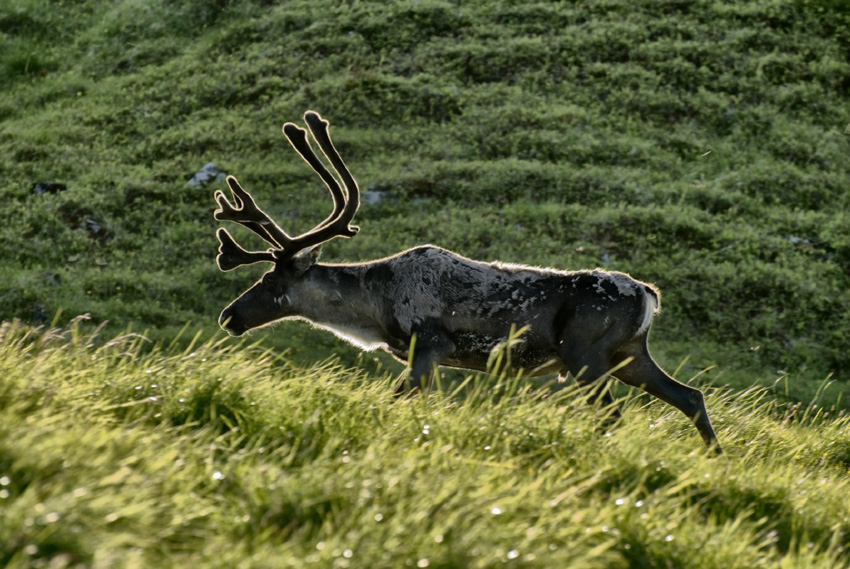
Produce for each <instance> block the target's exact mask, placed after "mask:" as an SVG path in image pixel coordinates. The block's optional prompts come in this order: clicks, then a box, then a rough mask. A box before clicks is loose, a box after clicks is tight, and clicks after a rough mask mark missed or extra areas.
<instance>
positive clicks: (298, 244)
mask: <svg viewBox="0 0 850 569" xmlns="http://www.w3.org/2000/svg"><path fill="white" fill-rule="evenodd" d="M305 119H307V126H309V127H310V132H311V133H312V134H313V138H314V139H315V140H316V142H317V143H318V144H319V147H320V148H321V149H322V152H323V153H324V154H325V156H326V157H327V158H328V160H329V161H330V163H331V165H332V166H333V167H334V169H335V170H336V171H337V172H338V173H339V174H340V177H341V178H342V181H343V184H344V186H345V189H346V190H347V192H346V191H343V189H342V188H341V187H340V186H339V183H338V182H337V180H336V178H334V177H333V175H332V174H331V173H330V172H329V171H328V169H327V168H326V167H325V165H324V164H323V163H322V161H321V160H319V158H318V156H316V153H315V152H314V151H313V148H312V147H311V146H310V143H309V142H308V141H307V136H306V132H305V131H304V129H302V128H301V127H299V126H297V125H295V124H292V123H286V124H285V125H283V132H284V134H285V135H286V138H287V139H288V140H289V142H290V144H292V146H293V148H295V150H296V151H297V152H298V154H300V155H301V157H302V158H303V159H304V160H305V161H306V162H307V163H308V164H309V165H310V167H311V168H313V170H314V171H315V172H316V173H317V174H318V175H319V177H321V178H322V180H323V181H324V182H325V185H326V186H327V187H328V190H329V191H330V193H331V196H333V200H334V210H333V213H331V215H330V216H329V217H328V218H327V219H325V220H324V221H323V222H321V223H320V224H318V225H317V226H316V227H314V228H313V229H311V230H310V231H308V232H306V233H303V234H301V235H299V236H297V237H293V238H291V240H290V243H289V244H287V245H286V246H282V247H281V251H279V254H281V255H283V254H286V255H294V254H295V253H297V252H298V251H301V250H304V249H306V248H308V247H312V246H314V245H319V244H321V243H324V242H325V241H328V240H330V239H333V238H334V237H353V236H354V235H356V234H357V232H358V231H359V229H360V228H359V227H355V226H352V225H349V224H350V222H351V220H352V219H353V218H354V214H355V213H356V212H357V209H358V208H359V207H360V192H359V190H358V189H357V182H355V181H354V178H353V177H352V176H351V174H350V173H349V172H348V169H347V168H346V167H345V164H344V163H343V162H342V159H341V158H340V157H339V154H338V153H337V151H336V149H335V148H334V146H333V143H332V142H331V139H330V136H329V135H328V123H327V121H324V120H323V119H322V118H321V117H320V116H319V115H318V114H317V113H314V112H312V111H308V112H307V113H306V114H305Z"/></svg>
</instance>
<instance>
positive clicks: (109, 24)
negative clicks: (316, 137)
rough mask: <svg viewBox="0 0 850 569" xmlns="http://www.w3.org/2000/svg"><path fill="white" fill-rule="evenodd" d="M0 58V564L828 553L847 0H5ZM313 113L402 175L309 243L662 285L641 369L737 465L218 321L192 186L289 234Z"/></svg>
mask: <svg viewBox="0 0 850 569" xmlns="http://www.w3.org/2000/svg"><path fill="white" fill-rule="evenodd" d="M0 45H2V46H3V48H2V49H0V217H2V219H3V220H4V221H3V224H2V225H0V243H2V246H0V322H7V324H3V325H2V326H3V327H2V337H0V354H2V355H1V356H0V374H2V375H0V405H2V409H0V430H2V432H0V504H2V505H0V510H2V513H3V515H2V516H0V543H2V546H0V564H7V565H9V566H12V567H30V566H44V567H75V566H84V567H88V566H91V567H112V566H126V567H138V566H150V567H157V566H162V565H163V564H166V565H168V564H170V565H175V566H185V565H186V564H188V563H192V562H195V563H197V564H199V565H201V566H211V567H213V566H220V567H234V566H240V567H248V566H256V567H277V566H280V567H285V566H293V567H303V566H309V565H311V564H312V565H314V566H317V567H328V566H338V567H343V566H350V567H364V566H369V567H382V566H383V567H401V566H411V567H415V566H425V565H427V566H429V567H485V566H494V565H502V564H505V565H506V566H510V565H515V566H528V567H534V566H541V567H569V566H575V567H592V566H606V567H618V566H623V567H626V566H636V567H641V566H644V567H657V566H674V567H691V566H693V567H697V566H698V567H703V566H705V567H713V566H717V567H758V566H765V567H775V566H786V567H807V566H811V567H834V566H841V565H842V564H845V563H846V562H845V561H844V555H843V553H844V552H843V548H844V547H845V546H846V541H847V540H846V537H845V534H846V531H847V528H846V526H847V524H848V519H849V518H848V504H847V499H846V494H847V472H848V465H850V442H848V439H847V432H848V430H847V424H846V423H847V420H846V417H845V416H844V415H843V414H842V413H843V411H842V410H843V409H846V406H847V402H848V401H849V400H850V387H848V383H847V379H848V370H850V352H848V350H847V345H848V341H850V336H848V334H850V292H848V291H850V219H848V213H847V212H848V211H850V193H848V188H850V161H848V159H847V157H848V155H850V138H848V133H850V130H848V123H850V99H848V97H847V92H848V89H850V63H848V61H850V59H848V57H850V10H848V8H847V5H846V3H845V2H842V1H839V0H748V1H745V2H740V1H733V0H665V1H657V0H639V1H629V2H626V1H624V0H587V1H582V2H513V1H500V2H491V1H489V0H488V1H484V0H474V1H470V2H463V3H458V2H449V1H441V0H421V1H419V2H407V1H397V2H389V3H386V2H356V3H338V2H329V1H325V0H310V1H306V0H303V1H302V0H295V1H289V2H285V3H274V2H268V1H265V0H220V1H217V2H206V1H201V0H192V1H188V2H175V1H173V0H154V1H150V2H139V1H136V0H116V1H112V2H99V1H95V0H82V1H78V2H67V1H60V0H56V1H51V2H43V1H41V2H37V1H35V0H20V1H16V2H12V3H9V2H7V3H4V4H2V5H0ZM307 109H314V110H317V111H319V112H321V113H322V114H323V115H324V116H325V117H326V118H328V119H329V120H330V122H331V124H332V126H331V129H332V135H333V137H334V141H335V142H336V143H337V146H338V147H339V149H340V152H341V154H342V155H343V157H344V158H345V160H346V161H347V163H348V164H349V166H350V168H351V170H352V171H353V173H354V175H355V177H356V178H357V179H358V181H359V182H360V185H361V187H362V188H364V190H379V191H387V192H390V194H391V196H392V199H389V200H386V201H384V202H382V203H380V204H376V205H371V204H366V203H364V205H363V207H362V208H361V210H360V212H359V214H358V217H357V220H356V222H357V223H358V224H359V225H360V226H361V227H362V231H361V232H360V233H359V234H358V235H357V237H356V238H354V239H352V240H338V241H334V242H331V243H329V244H328V245H326V246H325V250H324V256H323V258H324V259H325V260H329V261H359V260H364V259H370V258H376V257H380V256H383V255H389V254H393V253H396V252H398V251H400V250H402V249H404V248H407V247H411V246H414V245H419V244H422V243H426V242H430V243H435V244H438V245H441V246H444V247H448V248H451V249H454V250H456V251H458V252H459V253H461V254H464V255H466V256H469V257H474V258H479V259H482V260H494V259H499V260H502V261H508V262H520V263H528V264H533V265H541V266H553V267H558V268H565V269H579V268H593V267H596V266H599V265H602V264H604V265H605V266H606V267H607V268H610V269H616V270H623V271H627V272H630V273H631V274H633V275H634V276H635V277H636V278H639V279H642V280H646V281H650V282H655V283H656V284H657V285H658V286H659V287H660V288H661V290H662V291H663V295H664V302H663V305H664V310H663V312H662V313H661V314H660V315H659V317H658V318H657V319H656V321H655V325H654V327H653V332H652V342H651V345H652V349H653V353H654V354H655V355H656V356H657V358H658V359H659V361H660V362H661V363H662V364H663V367H665V369H668V370H671V371H672V370H675V375H676V376H677V377H679V378H680V379H685V380H687V379H688V378H691V379H692V380H693V381H695V382H698V383H699V384H700V385H701V386H702V387H704V388H705V389H706V391H707V392H708V406H709V410H710V412H711V413H712V419H713V421H714V423H715V426H716V427H717V429H718V435H719V437H720V439H721V442H722V443H723V444H724V447H725V448H726V451H727V455H726V456H725V457H723V458H721V459H719V460H711V459H709V458H707V457H705V456H703V453H702V451H701V450H700V442H699V438H698V437H697V435H696V433H695V432H694V429H693V428H692V427H691V426H690V425H689V424H688V423H687V422H686V420H685V419H684V418H683V417H681V416H679V414H678V413H677V412H675V410H672V409H670V408H669V407H666V406H664V405H662V404H660V403H658V402H655V401H648V400H647V399H645V398H644V397H643V396H640V395H639V394H637V393H634V392H630V391H626V390H624V389H618V391H617V394H618V395H619V396H621V397H622V398H623V401H622V402H621V403H622V405H623V406H624V420H623V424H622V425H621V426H620V427H618V428H616V429H613V430H612V431H611V432H610V433H605V432H604V431H601V430H600V429H599V428H598V427H597V425H599V423H600V415H601V411H599V410H593V409H592V408H589V407H588V406H586V405H585V404H584V403H583V402H582V401H581V397H580V394H578V393H576V392H575V389H574V388H573V387H570V386H566V387H564V386H559V388H558V389H550V388H547V387H543V386H541V385H539V384H538V383H526V382H522V381H516V380H513V379H510V378H503V377H502V378H499V377H495V378H493V377H486V376H470V377H467V376H466V375H464V374H463V373H455V372H453V373H449V374H447V375H446V377H445V385H444V386H443V387H442V389H439V390H436V391H435V392H434V393H432V394H431V395H429V396H428V397H426V398H422V399H414V400H410V401H404V402H395V403H394V402H392V401H391V398H390V395H389V391H391V389H390V385H391V384H392V382H393V381H394V380H395V379H396V375H397V374H398V373H400V371H401V368H400V366H398V365H396V364H394V363H389V362H388V359H387V358H384V357H383V356H380V355H378V356H375V355H374V354H366V355H361V354H359V353H358V352H357V351H356V350H355V349H354V348H352V347H350V346H347V345H345V344H343V343H342V342H340V341H338V340H337V339H335V338H334V337H333V336H331V335H330V334H327V333H325V332H321V331H318V330H314V329H312V328H310V327H309V326H306V325H304V324H303V323H285V324H282V325H279V326H277V327H275V328H272V329H268V330H263V331H261V332H258V333H256V334H255V335H253V336H252V337H251V342H254V343H252V344H245V343H240V342H238V341H235V340H231V339H229V338H225V337H224V336H223V334H222V332H220V331H219V330H218V329H217V326H216V320H217V317H218V314H219V312H220V310H221V309H222V308H223V307H224V306H225V305H226V304H227V303H228V302H229V301H230V300H231V299H232V298H234V297H235V296H236V295H237V294H239V293H240V292H241V291H242V290H244V289H245V288H246V287H247V286H248V285H249V284H250V283H251V282H253V279H255V278H256V277H257V276H259V274H260V273H261V271H262V270H263V268H262V267H250V268H243V269H240V270H239V271H236V272H234V273H228V274H223V273H220V272H219V271H218V269H217V268H216V266H215V263H214V258H215V254H216V246H217V243H216V241H215V238H214V232H215V230H216V228H217V227H218V226H219V224H218V223H216V222H215V221H214V220H213V218H212V211H213V209H214V208H215V204H214V202H213V200H212V193H213V191H214V190H215V189H221V188H222V185H221V184H219V185H214V186H210V187H206V188H201V189H198V188H191V187H189V186H187V185H186V181H187V180H188V179H189V178H191V176H192V175H193V174H194V173H195V172H197V171H198V170H199V169H200V168H201V167H202V166H204V165H205V164H206V163H208V162H211V161H213V162H216V163H217V164H218V165H219V167H221V168H222V169H223V170H225V171H226V172H227V173H229V174H233V175H236V176H237V177H238V178H239V179H240V181H241V182H242V183H243V184H244V186H245V187H246V188H247V189H248V190H249V191H251V192H253V193H254V195H255V196H256V197H257V199H258V201H259V202H260V204H261V205H262V207H263V208H265V209H266V210H267V211H269V212H271V213H272V215H274V216H275V217H276V218H277V219H278V220H279V222H280V223H281V224H282V225H283V226H284V227H285V228H286V229H287V230H290V231H293V232H299V231H302V230H306V229H308V228H310V227H311V226H312V225H313V224H315V223H316V222H318V221H319V220H321V219H323V218H324V216H325V215H326V214H327V212H328V211H329V206H330V200H329V199H328V196H327V194H326V192H325V191H324V190H323V189H322V188H321V186H320V183H319V181H318V179H317V178H316V177H315V176H314V175H313V174H312V173H311V172H309V171H308V169H307V168H306V167H305V166H304V165H303V163H302V162H301V160H300V159H299V158H298V157H297V156H295V154H294V153H293V152H292V151H291V149H290V148H289V146H288V144H287V143H286V141H285V140H284V139H283V136H282V134H281V132H280V125H281V124H282V123H284V122H286V121H299V120H300V117H301V116H302V114H303V112H304V111H305V110H307ZM38 182H58V183H61V184H64V185H65V186H66V188H67V189H65V190H64V191H59V192H58V193H56V194H38V195H37V194H35V193H34V192H33V191H32V188H33V186H34V184H36V183H38ZM229 229H232V230H233V231H234V234H235V236H236V238H237V239H238V240H239V241H240V243H243V244H244V245H245V246H247V247H255V246H258V244H257V242H256V240H254V239H253V237H252V236H250V235H248V234H247V233H246V232H244V231H240V228H238V227H237V228H229ZM79 314H89V315H90V320H88V321H85V322H82V321H76V320H74V323H73V324H71V325H69V322H70V321H72V320H73V319H74V318H75V317H76V316H77V315H79ZM11 322H15V323H11ZM21 322H22V323H21ZM50 322H53V323H54V324H57V325H59V329H58V330H52V329H51V330H47V331H45V330H40V331H34V328H32V327H34V326H35V327H37V326H39V325H43V326H46V325H48V323H50ZM137 333H140V335H137ZM142 336H145V337H147V338H150V339H151V340H152V342H151V341H147V340H144V339H143V338H142ZM317 362H319V363H317ZM464 382H467V383H466V384H464ZM459 385H463V387H462V388H459V387H458V386H459ZM754 386H760V387H754ZM426 425H428V428H427V429H426V427H425V426H426ZM425 431H427V432H425ZM216 473H219V474H216ZM494 508H498V511H499V513H498V514H497V513H494V512H495V510H494ZM668 536H670V539H669V540H668ZM347 552H348V553H347Z"/></svg>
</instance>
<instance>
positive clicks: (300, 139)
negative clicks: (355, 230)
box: [283, 122, 346, 228]
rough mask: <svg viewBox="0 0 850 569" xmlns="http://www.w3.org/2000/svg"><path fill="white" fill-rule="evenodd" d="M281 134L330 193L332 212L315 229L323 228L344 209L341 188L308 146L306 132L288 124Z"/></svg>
mask: <svg viewBox="0 0 850 569" xmlns="http://www.w3.org/2000/svg"><path fill="white" fill-rule="evenodd" d="M283 134H284V135H285V136H286V139H287V140H288V141H289V144H291V145H292V148H294V149H295V151H296V152H298V154H299V155H300V156H301V158H303V159H304V161H305V162H307V164H309V165H310V167H311V168H312V169H313V171H314V172H316V173H317V174H318V175H319V177H320V178H321V179H322V181H323V182H324V183H325V185H326V186H327V187H328V191H329V192H330V193H331V197H332V198H333V200H334V210H333V212H332V213H331V214H330V215H329V216H328V217H327V219H325V220H324V221H323V222H322V223H320V224H319V225H317V226H316V228H319V227H323V226H325V225H327V224H328V223H330V222H331V221H333V220H334V219H336V218H337V216H339V214H340V213H341V212H342V209H343V207H345V200H346V195H345V194H344V193H343V190H342V188H340V186H339V182H337V180H336V178H334V176H333V174H331V173H330V172H329V171H328V169H327V168H325V165H324V164H323V163H322V161H321V160H319V157H318V156H316V153H315V152H314V151H313V148H312V147H311V146H310V141H309V140H308V139H307V131H306V130H304V129H303V128H301V127H300V126H298V125H296V124H293V123H291V122H288V123H286V124H285V125H283Z"/></svg>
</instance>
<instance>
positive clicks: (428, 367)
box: [395, 326, 455, 396]
mask: <svg viewBox="0 0 850 569" xmlns="http://www.w3.org/2000/svg"><path fill="white" fill-rule="evenodd" d="M411 347H412V349H413V358H412V359H411V365H410V370H408V374H407V375H406V377H404V378H403V379H402V380H401V381H400V382H399V383H398V385H397V386H396V389H395V395H396V396H399V395H402V394H404V393H407V392H414V391H417V390H421V389H423V388H427V387H428V385H429V384H430V383H431V377H432V376H433V374H434V373H436V370H437V366H439V365H440V363H441V362H442V361H443V359H444V358H445V357H447V356H449V355H451V354H452V353H453V352H454V351H455V344H454V342H452V340H451V338H449V336H448V335H447V334H446V333H444V332H442V331H440V330H438V329H435V328H432V327H430V326H429V327H422V328H419V329H417V330H415V331H414V333H413V340H412V341H411Z"/></svg>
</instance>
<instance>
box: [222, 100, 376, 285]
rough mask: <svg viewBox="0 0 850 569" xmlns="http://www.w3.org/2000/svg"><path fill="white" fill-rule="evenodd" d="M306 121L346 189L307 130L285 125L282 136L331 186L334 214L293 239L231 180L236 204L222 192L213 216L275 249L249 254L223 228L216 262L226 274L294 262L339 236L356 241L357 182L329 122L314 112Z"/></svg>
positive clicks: (229, 181)
mask: <svg viewBox="0 0 850 569" xmlns="http://www.w3.org/2000/svg"><path fill="white" fill-rule="evenodd" d="M304 120H305V122H306V123H307V126H308V127H309V128H310V133H311V134H312V135H313V139H314V140H315V141H316V143H317V144H318V145H319V148H320V149H321V150H322V153H323V154H324V155H325V157H326V158H327V159H328V161H329V162H330V163H331V166H332V167H333V168H334V170H336V172H337V174H338V175H339V177H340V178H341V180H342V184H343V186H342V187H340V184H339V182H338V181H337V180H336V178H335V177H334V176H333V174H331V172H330V171H329V170H328V169H327V168H326V167H325V165H324V164H323V163H322V161H321V160H320V159H319V157H318V156H317V155H316V153H315V152H314V151H313V148H312V147H311V146H310V142H309V140H308V139H307V131H305V130H304V129H303V128H301V127H299V126H297V125H295V124H292V123H286V124H285V125H283V133H284V135H286V138H287V140H289V143H290V144H291V145H292V147H293V148H294V149H295V150H296V152H298V154H299V155H300V156H301V157H302V158H303V159H304V160H305V161H306V162H307V164H309V165H310V167H311V168H312V169H313V171H315V172H316V173H317V174H318V175H319V177H320V178H321V179H322V181H323V182H324V183H325V185H326V186H327V188H328V191H329V192H330V194H331V197H332V198H333V202H334V209H333V211H332V212H331V214H330V215H329V216H328V217H327V218H326V219H325V220H324V221H322V222H321V223H319V224H318V225H317V226H315V227H314V228H313V229H311V230H309V231H307V232H306V233H302V234H301V235H298V236H296V237H291V236H290V235H289V234H287V233H286V231H284V230H283V229H281V227H280V226H279V225H278V224H277V223H275V222H274V220H272V218H271V217H269V215H268V214H267V213H266V212H264V211H263V210H262V209H260V207H259V206H258V205H257V203H256V202H255V201H254V198H253V197H252V196H251V194H250V193H248V192H247V191H245V190H244V189H243V188H242V186H240V185H239V182H237V181H236V178H234V177H233V176H228V177H227V185H228V187H229V188H230V192H231V194H232V197H233V202H232V203H231V201H230V200H228V198H227V196H225V194H224V192H222V191H217V192H216V193H215V196H214V197H215V201H216V202H217V203H218V209H217V210H215V212H214V213H213V216H214V217H215V219H217V220H219V221H234V222H236V223H239V224H240V225H243V226H244V227H246V228H248V229H250V230H251V231H253V232H254V233H256V234H257V235H259V236H260V237H262V238H263V239H265V240H266V241H267V242H268V243H269V244H270V245H272V249H269V250H268V251H246V250H245V249H243V248H242V247H240V246H239V245H238V244H237V243H236V241H235V240H234V239H233V237H231V236H230V234H229V233H228V232H227V231H226V230H224V229H220V230H219V231H218V233H217V235H218V240H219V243H220V246H219V255H218V257H217V259H216V261H217V263H218V266H219V268H220V269H221V270H222V271H230V270H233V269H235V268H237V267H239V266H241V265H247V264H250V263H257V262H262V261H268V262H276V261H278V260H281V259H285V258H291V257H293V256H294V255H295V254H297V253H298V252H299V251H303V250H304V249H308V248H310V247H314V246H316V245H319V244H321V243H324V242H326V241H329V240H331V239H333V238H334V237H353V236H354V235H356V234H357V231H358V230H359V228H358V227H356V226H352V225H350V223H351V220H352V219H353V218H354V214H355V213H357V209H358V208H359V207H360V190H359V189H358V188H357V182H356V181H355V180H354V177H352V175H351V173H350V172H349V171H348V168H347V167H346V166H345V163H344V162H343V161H342V158H340V156H339V153H338V152H337V150H336V148H335V147H334V145H333V142H332V141H331V138H330V134H329V133H328V122H327V121H326V120H324V119H323V118H322V117H320V116H319V114H318V113H315V112H313V111H307V112H306V113H305V114H304Z"/></svg>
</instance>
